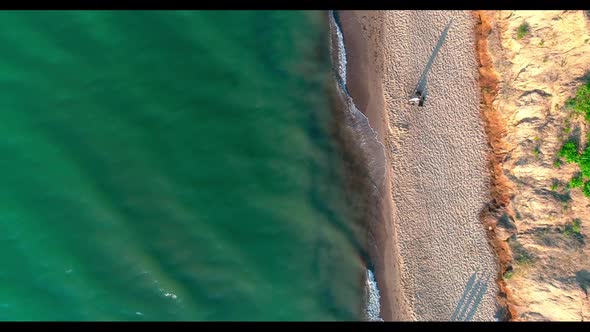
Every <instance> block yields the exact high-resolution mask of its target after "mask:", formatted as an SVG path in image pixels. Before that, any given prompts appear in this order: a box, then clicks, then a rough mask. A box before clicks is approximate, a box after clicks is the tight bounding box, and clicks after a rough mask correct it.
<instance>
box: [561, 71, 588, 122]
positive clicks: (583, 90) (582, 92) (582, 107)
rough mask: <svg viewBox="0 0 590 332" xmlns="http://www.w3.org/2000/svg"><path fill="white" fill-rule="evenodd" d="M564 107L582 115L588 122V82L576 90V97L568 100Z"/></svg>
mask: <svg viewBox="0 0 590 332" xmlns="http://www.w3.org/2000/svg"><path fill="white" fill-rule="evenodd" d="M565 105H566V106H567V107H569V108H572V109H573V110H574V112H576V113H579V114H583V115H584V117H585V118H586V121H590V80H588V81H587V82H586V83H585V84H584V85H582V86H581V87H580V88H578V92H577V93H576V96H575V97H574V98H571V99H569V100H568V101H567V102H566V103H565Z"/></svg>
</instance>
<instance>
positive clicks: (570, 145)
mask: <svg viewBox="0 0 590 332" xmlns="http://www.w3.org/2000/svg"><path fill="white" fill-rule="evenodd" d="M559 156H560V157H563V158H565V161H567V162H568V163H575V162H577V161H578V145H577V144H576V142H574V141H567V142H566V143H565V144H564V145H563V147H562V148H561V150H559Z"/></svg>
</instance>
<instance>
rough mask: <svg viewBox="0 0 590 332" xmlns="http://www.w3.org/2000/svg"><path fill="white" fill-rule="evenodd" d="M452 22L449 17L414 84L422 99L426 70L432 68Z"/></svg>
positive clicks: (426, 92)
mask: <svg viewBox="0 0 590 332" xmlns="http://www.w3.org/2000/svg"><path fill="white" fill-rule="evenodd" d="M452 23H453V20H452V19H451V21H450V22H449V23H448V24H447V26H446V27H445V29H444V30H443V32H442V33H441V35H440V37H439V38H438V42H437V43H436V46H435V47H434V50H432V54H431V55H430V58H429V59H428V62H427V63H426V67H424V71H422V75H421V76H420V80H419V81H418V85H417V86H416V91H419V92H420V93H421V94H422V95H423V96H424V99H426V97H427V94H428V91H427V87H426V83H427V76H428V72H430V68H432V64H433V63H434V59H435V58H436V55H437V54H438V52H439V51H440V49H441V48H442V46H443V44H444V43H445V39H446V38H447V34H448V32H449V28H450V27H451V24H452Z"/></svg>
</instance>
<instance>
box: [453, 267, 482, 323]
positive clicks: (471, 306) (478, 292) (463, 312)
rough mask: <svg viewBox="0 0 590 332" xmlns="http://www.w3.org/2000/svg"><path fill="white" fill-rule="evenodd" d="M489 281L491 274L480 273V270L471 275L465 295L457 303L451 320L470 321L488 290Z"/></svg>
mask: <svg viewBox="0 0 590 332" xmlns="http://www.w3.org/2000/svg"><path fill="white" fill-rule="evenodd" d="M489 282H490V277H489V276H484V275H479V273H478V272H475V273H474V274H472V275H471V277H470V278H469V280H468V281H467V284H466V285H465V290H464V291H463V295H462V296H461V298H460V299H459V303H457V307H456V308H455V312H453V315H452V316H451V321H470V320H471V319H472V318H473V316H474V315H475V313H476V312H477V308H478V307H479V304H480V303H481V300H482V299H483V296H484V295H485V293H486V291H487V290H488V284H489Z"/></svg>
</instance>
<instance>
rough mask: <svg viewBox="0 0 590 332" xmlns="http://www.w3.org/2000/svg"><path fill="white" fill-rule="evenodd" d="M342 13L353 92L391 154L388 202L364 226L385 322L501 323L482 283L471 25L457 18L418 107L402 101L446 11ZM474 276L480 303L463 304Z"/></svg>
mask: <svg viewBox="0 0 590 332" xmlns="http://www.w3.org/2000/svg"><path fill="white" fill-rule="evenodd" d="M340 13H341V15H340V16H341V22H342V29H343V34H344V35H345V36H344V37H345V38H344V39H345V43H346V49H347V54H348V57H349V59H348V65H347V73H348V74H347V75H348V77H347V85H348V86H349V91H350V93H351V95H352V96H353V98H354V101H355V103H356V104H357V106H358V108H359V109H360V110H361V111H362V112H363V113H364V114H365V115H366V116H367V118H368V119H369V122H370V124H371V126H372V127H373V128H375V130H376V131H377V133H378V137H379V139H380V140H381V141H382V142H384V145H385V146H386V147H387V154H386V156H387V167H386V171H385V181H384V182H385V183H384V184H383V188H382V189H383V190H382V191H381V192H382V194H383V195H384V196H383V197H384V199H383V204H382V205H379V206H378V207H379V211H375V212H376V214H375V218H374V219H375V220H374V221H373V223H372V225H371V226H370V231H369V232H370V236H369V237H371V236H373V237H374V242H375V245H374V246H370V247H369V253H370V256H371V258H372V260H373V262H372V263H373V266H374V267H375V270H374V273H375V276H376V279H377V284H378V287H379V289H380V293H381V315H382V317H383V319H385V320H449V319H451V318H452V317H454V316H455V318H457V317H458V316H457V312H459V313H460V314H459V315H462V317H465V319H466V320H470V319H473V320H494V316H495V314H496V310H497V304H496V302H497V298H496V295H497V293H498V287H497V285H496V284H495V283H494V282H493V280H494V278H492V282H488V281H489V279H487V280H486V278H490V277H495V276H497V275H498V268H497V262H496V258H495V256H494V253H493V252H492V250H491V248H489V244H488V236H487V234H486V231H485V230H484V226H483V225H482V224H481V222H480V215H481V212H482V211H483V210H485V209H486V207H487V204H488V203H489V201H490V199H489V196H490V195H489V192H490V187H489V182H490V179H489V174H488V173H487V168H486V155H487V152H488V151H487V149H486V148H487V137H486V135H485V132H484V125H483V121H482V119H481V117H480V116H481V108H480V100H481V95H480V93H481V91H479V90H480V89H479V84H478V82H479V77H478V74H479V73H478V70H477V54H476V52H475V43H476V40H475V34H474V29H475V24H476V22H475V20H474V18H473V17H472V15H471V14H470V13H469V12H454V13H453V14H451V15H452V16H453V17H454V27H453V28H452V29H451V31H450V33H449V37H448V39H447V41H446V45H445V46H446V49H445V47H443V49H442V51H441V52H440V53H441V54H439V55H438V56H437V59H436V60H435V62H434V66H433V69H432V72H433V73H431V74H429V90H431V91H429V94H431V95H432V97H431V98H430V99H431V100H429V101H428V106H426V107H424V108H423V109H420V110H416V109H412V108H411V107H409V106H408V105H407V102H406V100H405V99H406V98H407V95H409V94H411V90H412V89H413V88H414V87H415V84H416V81H415V77H418V76H419V75H420V72H421V70H422V69H423V66H424V63H425V60H426V58H427V57H428V56H429V55H430V52H431V51H432V47H433V44H434V43H436V40H437V38H438V37H439V35H440V32H441V31H442V28H443V27H442V25H444V24H443V23H442V22H446V20H448V18H449V16H450V15H449V12H436V11H424V12H411V11H401V12H398V11H387V12H364V11H342V12H340ZM439 22H441V23H439ZM445 24H446V23H445ZM413 40H416V41H418V43H415V44H413V43H411V42H410V41H413ZM448 45H450V46H448ZM449 52H450V53H452V54H451V55H449V54H448V53H449ZM441 58H443V60H441ZM449 82H452V84H449ZM441 93H442V94H441ZM449 110H453V111H454V112H449ZM390 195H391V196H390ZM443 223H444V227H439V226H438V225H439V224H443ZM474 248H477V250H474ZM478 271H479V272H478ZM480 272H481V273H483V274H481V275H480V274H478V273H480ZM484 272H485V273H484ZM476 276H479V279H477V282H476V285H477V286H476V287H479V288H477V292H478V295H477V296H475V298H476V299H477V300H478V301H474V303H473V304H469V305H472V307H469V308H467V307H465V308H460V307H461V306H462V305H463V304H462V303H463V302H469V301H471V300H470V298H469V297H468V295H467V294H468V291H469V287H470V284H471V285H473V280H474V278H475V277H476ZM468 279H469V280H468ZM474 289H475V288H474ZM473 294H475V293H473ZM471 297H473V296H471ZM466 298H467V300H466ZM453 311H454V312H453Z"/></svg>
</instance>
